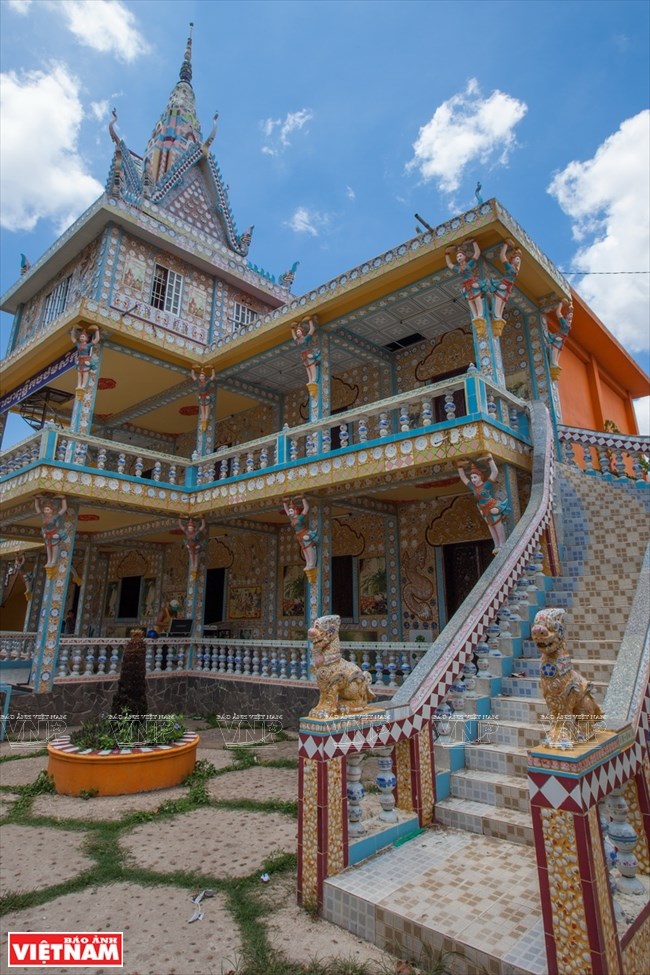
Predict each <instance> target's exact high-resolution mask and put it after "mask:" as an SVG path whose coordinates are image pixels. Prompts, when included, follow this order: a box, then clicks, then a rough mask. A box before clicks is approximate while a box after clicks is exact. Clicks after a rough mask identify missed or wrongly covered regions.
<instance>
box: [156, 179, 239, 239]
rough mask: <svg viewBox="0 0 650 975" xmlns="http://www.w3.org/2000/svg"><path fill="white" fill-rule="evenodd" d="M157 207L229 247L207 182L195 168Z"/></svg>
mask: <svg viewBox="0 0 650 975" xmlns="http://www.w3.org/2000/svg"><path fill="white" fill-rule="evenodd" d="M158 205H159V206H160V207H161V208H164V209H166V210H169V211H171V213H173V214H174V217H175V218H176V219H177V220H179V221H181V222H183V223H186V224H188V225H189V226H190V227H192V228H193V229H194V230H199V231H201V232H202V233H204V234H208V235H209V236H210V237H212V238H213V239H215V240H218V241H219V243H220V244H225V245H226V246H229V244H228V241H227V237H226V232H225V230H224V227H223V224H222V223H221V220H220V219H219V215H218V214H217V211H216V207H215V204H214V202H213V198H212V195H211V193H210V189H209V187H208V183H207V180H206V178H205V176H204V175H203V173H202V172H201V171H200V169H199V168H198V167H197V166H194V167H193V168H192V169H191V170H190V172H189V173H188V174H187V176H186V177H185V179H184V180H183V182H182V184H181V186H180V187H179V188H178V190H177V191H176V192H175V193H171V194H170V195H169V197H168V198H166V199H165V200H163V201H162V202H161V203H159V204H158Z"/></svg>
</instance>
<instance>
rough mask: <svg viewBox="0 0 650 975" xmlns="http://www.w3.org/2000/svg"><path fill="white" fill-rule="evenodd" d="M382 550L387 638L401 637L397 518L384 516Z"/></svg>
mask: <svg viewBox="0 0 650 975" xmlns="http://www.w3.org/2000/svg"><path fill="white" fill-rule="evenodd" d="M384 551H385V558H386V612H387V614H388V619H387V622H388V639H389V640H401V639H402V610H401V597H400V564H399V545H398V526H397V518H393V517H385V518H384Z"/></svg>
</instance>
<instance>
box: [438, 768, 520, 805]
mask: <svg viewBox="0 0 650 975" xmlns="http://www.w3.org/2000/svg"><path fill="white" fill-rule="evenodd" d="M449 791H450V794H451V795H452V796H455V798H456V799H472V800H473V801H474V802H484V803H486V804H487V805H488V806H498V807H500V808H503V809H518V810H519V811H520V812H527V811H528V810H529V809H530V800H529V797H528V781H527V779H522V778H520V777H519V776H516V775H503V774H501V773H500V772H479V771H476V770H474V769H461V770H459V771H458V772H452V773H451V776H450V780H449Z"/></svg>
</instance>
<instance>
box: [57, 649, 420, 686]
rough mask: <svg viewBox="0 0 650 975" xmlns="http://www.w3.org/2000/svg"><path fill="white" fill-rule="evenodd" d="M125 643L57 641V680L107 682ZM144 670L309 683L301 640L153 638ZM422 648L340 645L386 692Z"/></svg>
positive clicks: (401, 678)
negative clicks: (78, 679)
mask: <svg viewBox="0 0 650 975" xmlns="http://www.w3.org/2000/svg"><path fill="white" fill-rule="evenodd" d="M128 642H129V641H128V639H127V638H126V637H119V638H111V637H62V638H61V642H60V647H59V661H58V666H57V678H70V677H87V678H96V677H112V676H117V675H118V674H119V672H120V669H121V666H122V656H123V653H124V648H125V646H126V645H127V643H128ZM145 646H146V670H147V672H148V673H151V674H162V673H170V672H172V671H179V670H183V671H186V672H187V671H189V672H194V673H201V674H214V675H229V676H231V677H253V678H255V679H256V680H262V681H264V680H269V681H285V680H287V681H311V680H312V678H311V676H310V672H309V671H310V663H309V650H308V647H307V644H306V641H305V640H240V639H237V638H230V637H229V638H227V639H224V638H222V637H214V638H213V637H202V638H197V639H192V638H191V637H158V638H157V639H146V640H145ZM426 649H427V645H426V644H424V643H389V642H386V643H375V642H367V643H365V642H364V643H358V642H350V643H347V642H343V643H342V644H341V651H342V653H343V656H344V657H345V658H346V659H347V660H352V661H354V663H356V664H357V665H358V666H359V667H361V669H362V670H364V671H366V672H367V673H369V674H370V678H371V681H372V683H373V685H375V687H376V688H377V689H378V690H381V689H384V688H385V689H386V691H387V692H390V691H392V690H393V689H395V688H397V687H399V686H401V684H402V683H403V681H404V680H406V678H407V677H408V675H409V674H410V673H411V671H412V670H413V668H414V667H415V666H416V664H417V663H418V661H419V660H420V659H421V658H422V656H423V655H424V653H425V651H426Z"/></svg>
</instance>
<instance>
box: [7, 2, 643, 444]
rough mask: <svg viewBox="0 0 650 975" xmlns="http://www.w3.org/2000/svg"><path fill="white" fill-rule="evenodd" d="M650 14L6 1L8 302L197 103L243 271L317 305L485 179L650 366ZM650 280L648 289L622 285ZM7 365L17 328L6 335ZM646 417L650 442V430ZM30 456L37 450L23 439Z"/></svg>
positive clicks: (633, 10) (600, 6) (463, 6)
mask: <svg viewBox="0 0 650 975" xmlns="http://www.w3.org/2000/svg"><path fill="white" fill-rule="evenodd" d="M649 10H650V6H649V5H648V4H647V3H645V2H636V0H634V2H625V0H618V2H609V0H599V2H589V0H578V2H574V0H562V2H557V3H556V2H553V0H542V2H540V0H528V2H526V3H517V2H498V0H497V2H492V3H485V2H471V0H468V2H462V0H456V2H446V0H440V2H426V0H420V2H411V0H400V2H398V3H396V2H392V0H384V2H376V0H365V2H364V0H351V2H345V0H325V2H320V0H309V2H306V0H293V2H280V0H265V2H254V0H237V2H207V0H196V2H195V0H185V2H176V0H167V2H157V0H134V2H127V3H123V2H121V0H1V2H0V16H1V23H0V27H1V34H2V42H1V44H2V46H1V58H2V65H1V66H2V88H1V94H2V140H1V142H0V151H1V152H2V158H1V160H0V178H1V180H2V185H1V194H0V215H1V223H2V239H1V243H2V271H1V277H2V280H1V283H0V287H1V290H2V291H3V292H4V291H5V290H6V288H7V287H9V286H10V284H12V283H13V281H14V280H15V279H16V277H17V276H18V274H19V262H20V254H21V252H22V253H25V254H26V255H27V257H28V258H30V259H32V260H35V259H36V258H37V257H38V256H39V255H40V254H41V253H42V252H43V251H44V250H45V248H46V247H47V246H49V244H50V243H51V242H52V241H53V240H54V239H55V238H56V236H57V235H58V233H60V232H61V230H62V229H63V228H64V227H65V226H66V225H68V224H69V223H70V222H71V220H72V219H74V218H75V217H76V216H78V215H79V213H81V212H82V211H83V209H85V207H86V206H88V205H89V204H90V203H91V202H92V201H93V200H94V199H95V198H96V196H98V195H99V193H100V192H101V190H102V188H103V184H104V181H105V179H106V175H107V172H108V167H109V164H110V159H111V152H112V146H111V141H110V137H109V135H108V130H107V122H108V116H109V111H110V108H111V107H112V106H115V107H116V109H117V112H118V118H119V121H118V130H119V132H120V134H121V135H122V136H123V137H124V138H125V140H126V142H127V144H128V145H129V147H130V148H132V149H134V150H135V151H136V152H139V153H141V152H142V151H143V149H144V147H145V145H146V142H147V140H148V138H149V135H150V133H151V130H152V128H153V126H154V124H155V122H156V120H157V118H158V116H159V115H160V113H161V112H162V110H163V108H164V106H165V104H166V101H167V97H168V95H169V91H170V90H171V88H172V87H173V85H174V84H175V82H176V80H177V79H178V71H179V68H180V65H181V61H182V57H183V51H184V45H185V38H186V36H187V32H188V24H189V22H190V21H194V24H195V27H194V45H193V71H194V78H193V85H194V90H195V92H196V99H197V108H198V112H199V116H200V118H201V122H202V127H203V132H204V135H207V133H208V132H209V130H210V125H211V120H212V115H213V112H214V111H215V109H217V110H218V111H219V113H220V118H219V131H218V134H217V137H216V140H215V142H214V143H213V146H212V149H213V151H214V154H215V156H216V158H217V161H218V162H219V164H220V166H221V170H222V172H223V173H224V176H225V179H226V181H227V182H228V183H229V185H230V198H231V204H232V208H233V212H234V215H235V219H236V221H237V225H238V228H239V230H240V231H241V230H243V229H245V228H246V227H247V226H248V225H249V224H255V235H254V238H253V245H252V248H251V253H250V255H249V256H250V258H251V260H253V261H254V262H255V263H257V264H259V265H260V266H262V267H264V268H265V269H266V270H268V271H270V272H271V273H273V274H276V275H277V274H279V273H281V272H282V271H284V270H286V269H287V268H288V267H289V266H290V265H291V264H292V263H293V261H295V260H300V262H301V266H300V270H299V272H298V276H297V278H296V282H295V284H294V291H295V292H296V293H301V292H302V291H305V290H307V289H309V288H311V287H313V286H314V285H315V284H318V283H320V282H322V281H324V280H327V279H328V278H329V277H331V276H333V275H334V274H337V273H339V272H341V271H342V270H344V269H345V268H347V267H351V266H352V265H354V264H357V263H359V262H360V261H362V260H364V259H366V258H368V257H370V256H372V255H374V254H376V253H380V252H381V251H383V250H385V249H387V248H389V247H391V246H393V245H395V244H396V243H398V242H400V241H402V240H405V239H407V238H408V237H410V236H412V234H413V231H414V227H415V220H414V217H413V214H414V213H415V212H416V211H417V212H418V213H420V214H421V215H422V216H423V217H424V218H425V220H427V221H428V222H429V223H436V222H438V221H440V220H442V219H445V218H446V217H448V216H449V214H451V213H453V212H457V211H460V210H463V209H465V208H466V207H468V206H470V205H471V204H472V203H473V202H474V188H475V186H476V183H477V180H480V181H481V183H482V187H483V189H482V193H483V196H484V197H485V198H488V197H490V196H496V197H498V199H499V200H500V201H501V202H502V203H503V204H504V205H505V206H506V208H507V209H508V210H509V211H510V212H511V213H512V215H513V216H514V217H515V219H517V220H518V221H519V223H520V224H521V225H522V226H523V227H524V229H525V230H527V231H528V233H529V234H530V235H531V236H532V237H533V238H534V239H535V240H536V241H537V243H538V244H539V245H540V247H541V248H542V250H544V251H545V252H546V253H547V254H548V256H549V257H550V258H551V260H552V261H553V262H554V263H555V264H556V266H558V267H559V268H561V269H562V270H564V271H568V270H570V269H573V268H580V269H584V270H589V271H592V272H596V271H598V272H609V273H608V274H602V273H601V274H591V275H589V276H586V277H582V278H575V279H574V285H575V286H576V287H577V289H578V290H579V291H580V293H581V294H582V295H583V297H585V299H586V300H587V301H588V302H589V303H590V304H591V305H592V307H593V308H594V310H595V311H596V312H597V313H598V314H599V315H600V317H601V318H602V319H603V321H604V322H605V324H606V325H607V326H608V327H609V328H610V329H611V331H612V332H614V334H615V335H616V336H617V337H618V338H619V340H620V341H621V342H622V343H623V345H624V346H625V347H626V348H627V349H628V351H629V352H630V354H631V355H633V356H634V358H635V359H636V360H637V361H638V362H639V363H640V364H641V365H642V366H643V367H644V368H645V369H646V371H647V370H648V368H649V366H650V354H649V347H650V326H649V323H648V314H649V299H648V284H649V281H648V279H649V277H650V276H649V275H648V273H647V272H648V268H649V243H648V225H649V209H650V207H649V189H648V187H649V186H650V163H649V160H650V149H649V130H650V124H649V119H650V113H649V110H648V105H649V90H648V53H649V52H648V38H649V36H650V31H649V29H648V27H649V25H648V13H649ZM622 271H642V272H646V273H644V274H621V273H611V272H622ZM2 317H3V319H4V321H3V322H2V330H3V336H4V337H3V345H2V348H4V346H5V344H6V340H7V334H8V329H9V326H10V321H9V319H8V317H7V316H4V315H3V316H2ZM647 412H648V402H646V403H645V404H644V410H643V411H642V418H641V423H642V429H648V428H649V426H650V420H648V419H647V418H646V414H647ZM21 435H24V434H21Z"/></svg>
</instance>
